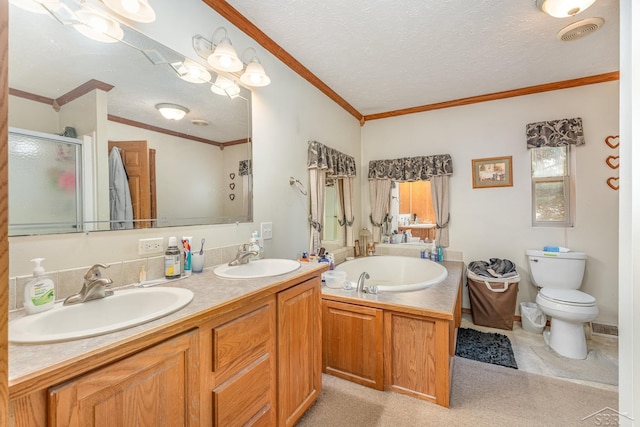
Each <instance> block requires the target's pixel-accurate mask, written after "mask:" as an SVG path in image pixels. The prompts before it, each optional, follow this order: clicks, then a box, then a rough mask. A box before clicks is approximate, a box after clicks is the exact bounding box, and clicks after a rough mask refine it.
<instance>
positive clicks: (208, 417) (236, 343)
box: [200, 296, 277, 427]
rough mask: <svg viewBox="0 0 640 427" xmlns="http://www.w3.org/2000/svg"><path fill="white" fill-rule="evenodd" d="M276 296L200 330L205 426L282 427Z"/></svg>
mask: <svg viewBox="0 0 640 427" xmlns="http://www.w3.org/2000/svg"><path fill="white" fill-rule="evenodd" d="M275 305H276V303H275V296H271V297H269V298H267V299H265V300H262V301H259V302H257V303H253V304H250V305H248V306H245V307H242V308H240V309H238V310H234V311H232V312H230V313H227V314H226V315H222V316H218V317H216V318H215V319H213V320H211V321H209V322H206V323H204V324H202V325H201V326H200V344H201V371H202V375H201V378H200V380H201V386H202V390H203V392H202V393H203V394H202V402H203V405H202V414H201V419H202V425H203V426H216V427H231V426H274V425H275V424H276V416H277V413H276V355H275V348H276V347H275V345H276V332H275V325H276V307H275Z"/></svg>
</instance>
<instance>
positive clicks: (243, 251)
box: [229, 243, 260, 266]
mask: <svg viewBox="0 0 640 427" xmlns="http://www.w3.org/2000/svg"><path fill="white" fill-rule="evenodd" d="M250 246H251V245H250V244H249V243H243V244H242V245H240V246H239V247H238V252H237V253H236V257H235V259H234V260H233V261H230V262H229V266H234V265H241V264H247V263H248V262H249V257H251V256H258V255H260V254H259V253H258V251H251V250H249V247H250Z"/></svg>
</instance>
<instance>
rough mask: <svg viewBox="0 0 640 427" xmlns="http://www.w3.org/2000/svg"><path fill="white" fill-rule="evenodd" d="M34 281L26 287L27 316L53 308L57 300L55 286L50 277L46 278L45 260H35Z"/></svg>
mask: <svg viewBox="0 0 640 427" xmlns="http://www.w3.org/2000/svg"><path fill="white" fill-rule="evenodd" d="M31 261H32V262H35V263H36V266H35V268H34V269H33V279H31V280H30V281H29V282H27V284H26V285H25V286H24V301H23V305H24V309H25V311H26V312H27V314H35V313H40V312H42V311H47V310H49V309H51V308H53V303H54V302H55V300H56V295H55V286H54V284H53V280H52V279H51V278H50V277H49V276H45V274H44V268H43V267H42V265H41V263H42V261H44V258H34V259H32V260H31Z"/></svg>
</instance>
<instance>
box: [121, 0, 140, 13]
mask: <svg viewBox="0 0 640 427" xmlns="http://www.w3.org/2000/svg"><path fill="white" fill-rule="evenodd" d="M121 3H122V7H123V8H124V10H126V11H127V12H129V13H138V11H139V10H140V2H138V0H122V2H121Z"/></svg>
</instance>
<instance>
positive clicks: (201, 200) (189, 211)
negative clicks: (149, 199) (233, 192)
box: [105, 121, 226, 221]
mask: <svg viewBox="0 0 640 427" xmlns="http://www.w3.org/2000/svg"><path fill="white" fill-rule="evenodd" d="M107 129H108V138H109V140H110V141H138V140H145V141H148V143H149V148H152V149H155V150H156V187H157V188H158V192H157V193H158V194H157V198H156V199H157V204H158V205H157V206H158V219H159V220H160V221H163V220H164V219H165V218H187V217H220V216H222V214H223V209H222V205H223V203H224V198H226V191H225V188H224V180H223V175H222V173H223V170H222V169H223V159H224V154H223V151H222V150H220V148H218V147H217V146H215V145H211V144H203V143H202V142H198V141H193V140H189V139H184V138H179V137H176V136H172V135H167V134H164V133H159V132H154V131H151V130H148V129H142V128H138V127H133V126H127V125H124V124H121V123H117V122H111V121H110V122H108V124H107ZM105 156H106V152H105ZM175 159H181V161H183V162H181V163H177V162H176V161H175Z"/></svg>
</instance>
